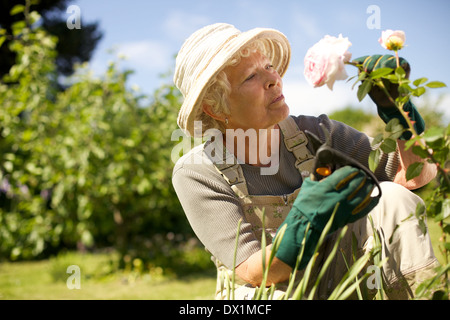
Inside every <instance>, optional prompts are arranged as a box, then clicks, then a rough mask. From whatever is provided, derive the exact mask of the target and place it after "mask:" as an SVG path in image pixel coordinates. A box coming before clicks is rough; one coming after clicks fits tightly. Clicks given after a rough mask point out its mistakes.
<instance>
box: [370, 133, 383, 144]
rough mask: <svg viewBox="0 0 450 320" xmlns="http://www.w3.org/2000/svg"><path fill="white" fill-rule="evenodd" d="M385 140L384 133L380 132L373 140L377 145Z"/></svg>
mask: <svg viewBox="0 0 450 320" xmlns="http://www.w3.org/2000/svg"><path fill="white" fill-rule="evenodd" d="M382 141H383V134H382V133H379V134H378V135H377V136H376V137H375V138H374V139H373V141H372V146H376V145H377V144H379V143H381V142H382Z"/></svg>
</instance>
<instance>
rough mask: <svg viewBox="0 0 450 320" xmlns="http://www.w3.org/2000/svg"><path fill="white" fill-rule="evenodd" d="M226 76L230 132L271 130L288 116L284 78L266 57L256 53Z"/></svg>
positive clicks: (244, 59)
mask: <svg viewBox="0 0 450 320" xmlns="http://www.w3.org/2000/svg"><path fill="white" fill-rule="evenodd" d="M225 72H226V74H227V77H228V80H229V82H230V84H231V94H230V97H229V107H230V116H228V126H227V128H228V129H239V128H240V129H243V130H247V129H250V128H252V129H256V130H258V129H272V128H273V127H274V126H275V125H276V124H277V123H278V122H280V121H282V120H284V119H285V118H287V117H288V116H289V107H288V106H287V104H286V102H285V101H284V96H283V83H282V80H281V77H280V75H279V74H278V72H277V71H276V70H275V69H274V68H273V67H272V65H271V62H270V60H269V59H268V58H267V57H265V56H264V55H262V54H261V53H259V52H254V53H252V54H250V56H249V57H246V58H242V60H241V62H240V63H239V64H238V65H237V66H233V67H228V68H226V69H225Z"/></svg>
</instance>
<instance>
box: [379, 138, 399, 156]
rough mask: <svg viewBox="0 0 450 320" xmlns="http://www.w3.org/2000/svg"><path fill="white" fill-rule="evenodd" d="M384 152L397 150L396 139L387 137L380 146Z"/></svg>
mask: <svg viewBox="0 0 450 320" xmlns="http://www.w3.org/2000/svg"><path fill="white" fill-rule="evenodd" d="M380 149H381V150H383V152H384V153H391V152H394V151H395V150H397V142H396V141H395V140H394V139H391V138H386V139H384V141H383V143H382V144H381V146H380Z"/></svg>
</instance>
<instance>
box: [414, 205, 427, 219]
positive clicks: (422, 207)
mask: <svg viewBox="0 0 450 320" xmlns="http://www.w3.org/2000/svg"><path fill="white" fill-rule="evenodd" d="M425 209H426V208H425V205H424V204H423V203H421V202H419V203H418V204H417V206H416V218H420V216H422V215H424V214H425V212H426V210H425Z"/></svg>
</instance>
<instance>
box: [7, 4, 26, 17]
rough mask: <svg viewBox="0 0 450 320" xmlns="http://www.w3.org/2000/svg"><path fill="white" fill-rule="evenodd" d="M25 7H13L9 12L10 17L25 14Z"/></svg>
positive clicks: (18, 5) (19, 5)
mask: <svg viewBox="0 0 450 320" xmlns="http://www.w3.org/2000/svg"><path fill="white" fill-rule="evenodd" d="M24 10H25V6H24V5H23V4H16V5H15V6H14V7H12V9H11V11H9V14H10V15H12V16H13V15H16V14H18V13H21V12H24Z"/></svg>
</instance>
